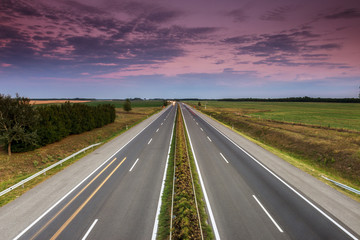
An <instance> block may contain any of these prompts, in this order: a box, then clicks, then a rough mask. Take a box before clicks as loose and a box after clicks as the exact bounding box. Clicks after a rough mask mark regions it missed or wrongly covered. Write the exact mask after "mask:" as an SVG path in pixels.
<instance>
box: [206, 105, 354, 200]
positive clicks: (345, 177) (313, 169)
mask: <svg viewBox="0 0 360 240" xmlns="http://www.w3.org/2000/svg"><path fill="white" fill-rule="evenodd" d="M201 112H203V113H205V114H207V115H208V116H210V117H211V118H213V119H214V120H216V121H218V122H219V123H221V124H223V125H225V126H227V127H228V128H230V129H233V130H235V131H236V132H237V133H239V134H240V135H241V136H243V137H245V138H247V139H248V140H250V141H252V142H254V143H256V144H257V145H259V146H261V147H262V148H264V149H266V150H268V151H270V152H272V153H274V154H275V155H277V156H279V157H280V158H282V159H284V160H285V161H287V162H289V163H290V164H292V165H294V166H295V167H297V168H299V169H301V170H303V171H305V172H307V173H309V174H310V175H312V176H314V177H316V178H317V179H319V180H320V181H322V182H324V183H326V184H328V185H330V186H332V187H334V188H335V189H337V190H339V191H340V192H342V193H344V194H345V195H347V196H349V197H351V198H352V199H354V200H356V201H359V202H360V196H359V195H358V194H355V193H352V192H350V191H347V190H345V189H343V188H340V187H338V186H336V185H335V184H333V183H331V182H329V181H326V180H325V179H323V178H322V176H326V177H328V178H331V179H333V180H335V181H338V182H341V183H343V184H346V185H348V186H350V187H353V188H355V189H359V188H360V182H359V181H360V179H359V178H358V176H359V175H358V174H359V167H360V154H359V153H360V151H359V147H358V146H359V145H360V137H359V136H358V134H356V133H352V132H338V131H336V130H331V129H320V130H319V129H314V128H311V127H310V126H292V125H291V124H286V123H284V124H279V123H276V124H274V123H273V122H271V121H266V120H258V119H253V118H241V117H239V116H237V117H233V116H234V115H233V114H229V112H226V111H224V110H219V109H217V111H215V110H214V109H212V110H211V111H209V110H207V111H206V110H204V109H201ZM286 128H287V130H286V131H285V130H284V129H286ZM354 139H355V140H354ZM356 139H357V140H356ZM356 145H358V146H356ZM307 151H310V152H311V153H312V154H313V155H307V154H305V153H306V152H307ZM349 152H350V153H349Z"/></svg>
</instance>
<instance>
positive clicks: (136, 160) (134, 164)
mask: <svg viewBox="0 0 360 240" xmlns="http://www.w3.org/2000/svg"><path fill="white" fill-rule="evenodd" d="M138 161H139V159H136V161H135V163H134V165H132V167H131V168H130V170H129V172H131V170H133V168H134V167H135V165H136V163H137V162H138Z"/></svg>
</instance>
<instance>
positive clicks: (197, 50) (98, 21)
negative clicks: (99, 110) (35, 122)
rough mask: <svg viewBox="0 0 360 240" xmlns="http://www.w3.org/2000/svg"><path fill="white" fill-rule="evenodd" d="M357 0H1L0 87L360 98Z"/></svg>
mask: <svg viewBox="0 0 360 240" xmlns="http://www.w3.org/2000/svg"><path fill="white" fill-rule="evenodd" d="M359 87H360V1H359V0H341V1H340V0H291V1H289V0H249V1H246V0H181V1H175V0H138V1H121V0H32V1H30V0H28V1H23V0H0V93H1V94H10V95H13V96H14V95H15V93H19V94H20V95H21V96H26V97H30V98H76V97H79V98H102V99H103V98H107V99H112V98H132V97H140V98H249V97H253V98H283V97H301V96H310V97H332V98H348V97H350V98H352V97H358V95H359V91H360V88H359Z"/></svg>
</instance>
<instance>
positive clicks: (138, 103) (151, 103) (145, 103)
mask: <svg viewBox="0 0 360 240" xmlns="http://www.w3.org/2000/svg"><path fill="white" fill-rule="evenodd" d="M124 103H125V101H121V100H109V101H100V100H99V101H90V102H86V103H85V104H86V105H90V106H96V105H99V104H113V105H114V106H115V107H116V108H122V107H123V105H124ZM162 106H163V101H162V100H134V101H131V107H133V108H138V107H162Z"/></svg>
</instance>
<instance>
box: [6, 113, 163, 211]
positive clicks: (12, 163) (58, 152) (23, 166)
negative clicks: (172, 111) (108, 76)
mask: <svg viewBox="0 0 360 240" xmlns="http://www.w3.org/2000/svg"><path fill="white" fill-rule="evenodd" d="M159 110H161V108H160V107H136V108H133V110H132V111H131V112H129V113H126V112H124V111H123V110H122V109H121V108H117V109H116V119H115V122H114V123H111V124H108V125H106V126H104V127H101V128H97V129H94V130H92V131H88V132H84V133H82V134H77V135H71V136H68V137H66V138H64V139H62V140H61V141H59V142H56V143H53V144H49V145H47V146H44V147H41V148H39V149H36V150H34V151H29V152H25V153H13V155H12V156H11V158H10V159H9V158H8V155H7V153H6V152H5V150H4V149H1V148H0V191H3V190H5V189H6V188H8V187H10V186H12V185H14V184H16V183H18V182H19V181H21V180H23V179H25V178H27V177H29V176H31V175H33V174H34V173H36V172H38V171H40V170H41V169H44V168H46V167H48V166H50V165H52V164H54V163H55V162H57V161H59V160H61V159H64V158H65V157H67V156H69V155H71V154H73V153H75V152H77V151H79V150H81V149H83V148H85V147H87V146H89V145H92V144H94V143H98V142H106V141H109V140H111V139H112V138H114V137H116V136H118V135H119V134H121V133H122V132H124V131H126V129H128V128H130V127H131V126H133V125H135V124H137V123H139V122H140V121H142V120H143V119H145V118H147V117H148V116H150V115H152V114H154V113H155V112H157V111H159ZM83 156H84V154H80V155H79V156H77V157H76V158H75V159H71V160H68V161H67V162H65V163H64V164H63V166H62V167H61V166H59V167H56V168H54V170H51V171H50V172H48V173H47V174H46V176H39V177H37V178H35V179H34V180H32V181H30V182H28V183H26V184H25V186H24V188H22V187H19V188H17V189H15V190H13V191H11V192H9V193H7V194H5V195H4V196H2V197H0V206H2V205H4V204H6V203H8V202H10V201H11V200H13V199H15V198H16V197H18V196H20V195H21V194H23V193H24V192H25V191H27V190H29V189H30V188H32V187H34V186H35V185H36V184H38V183H40V182H41V181H43V180H45V179H46V178H48V177H49V176H51V175H52V174H55V173H56V172H58V171H60V170H61V169H62V168H64V167H66V166H68V165H70V164H71V163H73V162H74V161H76V160H77V159H80V158H81V157H83Z"/></svg>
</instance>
